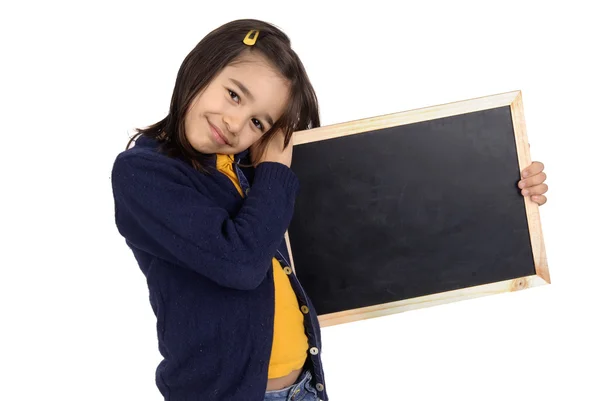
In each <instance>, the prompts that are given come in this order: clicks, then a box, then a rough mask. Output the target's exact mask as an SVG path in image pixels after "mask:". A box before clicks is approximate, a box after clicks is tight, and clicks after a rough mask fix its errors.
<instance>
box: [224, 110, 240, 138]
mask: <svg viewBox="0 0 600 401" xmlns="http://www.w3.org/2000/svg"><path fill="white" fill-rule="evenodd" d="M243 121H244V119H243V118H242V117H241V116H236V115H233V114H229V115H226V116H224V117H223V122H224V123H225V126H226V127H227V129H228V130H229V132H231V134H233V135H234V136H235V135H237V134H238V133H239V132H240V131H241V129H242V126H243Z"/></svg>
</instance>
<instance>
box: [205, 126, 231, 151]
mask: <svg viewBox="0 0 600 401" xmlns="http://www.w3.org/2000/svg"><path fill="white" fill-rule="evenodd" d="M208 125H209V126H210V132H211V133H212V135H213V137H214V138H215V140H216V141H217V142H218V143H220V144H221V145H229V146H231V143H229V141H228V140H227V138H226V137H225V135H223V133H222V132H221V130H220V129H219V128H218V127H216V126H215V125H213V124H211V123H210V122H209V123H208Z"/></svg>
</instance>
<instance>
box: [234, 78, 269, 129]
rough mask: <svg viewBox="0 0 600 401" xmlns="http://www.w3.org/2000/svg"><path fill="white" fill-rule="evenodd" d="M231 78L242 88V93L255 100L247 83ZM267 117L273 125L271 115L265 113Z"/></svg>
mask: <svg viewBox="0 0 600 401" xmlns="http://www.w3.org/2000/svg"><path fill="white" fill-rule="evenodd" d="M229 80H230V81H231V82H232V83H233V84H234V85H236V86H237V87H238V88H240V90H241V91H242V93H243V94H244V95H245V96H246V97H247V98H248V99H250V100H251V101H254V96H252V93H250V91H249V90H248V88H246V85H244V84H243V83H241V82H240V81H238V80H237V79H233V78H229ZM265 119H266V120H267V122H268V123H269V125H270V126H271V127H272V126H273V119H272V118H271V116H270V115H268V114H265Z"/></svg>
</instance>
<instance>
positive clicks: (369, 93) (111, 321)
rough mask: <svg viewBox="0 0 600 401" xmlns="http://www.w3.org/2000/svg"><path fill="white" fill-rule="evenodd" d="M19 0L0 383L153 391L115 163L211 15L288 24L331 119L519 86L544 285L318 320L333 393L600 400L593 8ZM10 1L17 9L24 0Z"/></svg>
mask: <svg viewBox="0 0 600 401" xmlns="http://www.w3.org/2000/svg"><path fill="white" fill-rule="evenodd" d="M393 3H394V5H393V6H392V5H391V2H390V4H387V3H386V2H378V1H373V0H371V1H367V2H360V3H356V4H355V5H351V4H350V2H340V3H337V4H336V5H334V3H333V2H326V1H319V2H309V1H297V2H295V3H288V2H284V1H274V2H261V1H250V0H246V1H239V2H234V1H217V2H214V3H208V2H205V1H194V2H191V1H190V2H178V1H169V2H167V1H164V2H156V1H143V2H142V1H140V2H133V1H118V2H107V1H104V2H96V3H93V2H90V1H79V2H72V3H66V2H64V1H58V2H57V1H52V2H41V1H40V2H19V3H18V4H19V5H18V6H13V5H10V6H7V5H2V6H1V8H0V15H1V17H0V18H1V20H2V21H1V22H2V23H1V24H0V30H1V31H0V33H1V35H0V41H1V50H0V51H1V53H0V54H1V58H2V61H1V63H0V68H1V73H0V84H1V89H0V96H1V101H2V103H1V109H0V110H1V113H2V115H1V119H0V121H1V125H0V128H1V133H0V134H1V138H2V148H1V149H2V157H0V163H1V169H0V171H1V174H2V196H1V199H2V200H3V202H2V203H3V205H4V206H3V207H2V209H1V210H2V211H1V213H2V220H1V224H0V226H1V230H2V234H1V235H2V238H1V239H2V242H1V243H2V253H1V259H0V263H1V277H0V297H1V299H0V308H1V317H2V319H1V329H0V336H1V339H0V347H1V350H0V351H1V352H0V361H1V363H0V369H1V372H0V382H1V385H0V386H1V393H2V395H1V396H0V397H1V398H2V399H3V400H7V401H8V400H10V401H17V400H47V399H60V400H111V401H118V400H156V401H158V400H160V399H161V397H160V394H159V392H158V390H157V389H156V387H155V384H154V371H155V368H156V365H157V364H158V363H159V362H160V360H161V358H160V355H159V353H158V349H157V340H156V331H155V318H154V315H153V313H152V310H151V308H150V305H149V302H148V290H147V287H146V283H145V280H144V277H143V275H142V273H141V271H140V270H139V268H138V267H137V264H136V262H135V260H134V258H133V256H132V254H131V253H130V251H129V249H128V248H127V247H126V245H125V243H124V241H123V239H122V238H121V237H120V236H119V234H118V232H117V230H116V228H115V226H114V217H113V203H112V193H111V187H110V170H111V167H112V162H113V161H114V158H115V156H116V155H117V153H118V152H120V151H121V150H123V149H124V147H125V145H126V142H127V140H128V137H129V135H130V134H131V133H132V132H133V128H134V127H136V126H137V127H140V126H144V125H148V124H151V123H154V122H156V121H158V120H159V119H161V118H163V117H164V115H165V114H166V113H167V110H168V105H169V101H170V97H171V91H172V89H173V85H174V82H175V76H176V73H177V69H178V68H179V65H180V63H181V62H182V60H183V58H184V57H185V56H186V55H187V53H188V52H189V51H190V50H191V49H192V48H193V47H194V46H195V44H196V43H197V42H198V41H199V40H200V39H201V38H202V37H203V36H204V35H205V34H206V33H208V32H209V31H210V30H212V29H214V28H216V27H217V26H219V25H221V24H223V23H225V22H228V21H230V20H233V19H237V18H258V19H263V20H266V21H269V22H272V23H275V24H276V25H278V26H279V27H281V28H282V29H283V30H284V31H285V32H286V33H287V34H288V35H289V36H290V37H291V39H292V44H293V47H294V48H295V50H296V51H297V52H298V53H299V55H300V57H301V58H302V60H303V61H304V64H305V66H306V69H307V71H308V73H309V75H310V77H311V79H312V82H313V84H314V86H315V89H316V91H317V95H318V96H319V99H320V105H321V116H322V123H323V125H329V124H333V123H340V122H346V121H351V120H355V119H359V118H364V117H372V116H377V115H381V114H387V113H393V112H399V111H404V110H409V109H414V108H419V107H425V106H432V105H437V104H442V103H447V102H453V101H459V100H464V99H470V98H473V97H479V96H486V95H492V94H496V93H501V92H507V91H512V90H522V91H523V102H524V108H525V118H526V123H527V131H528V135H529V140H530V143H531V154H532V158H533V160H539V161H542V162H544V163H545V165H546V172H547V173H548V181H547V182H548V184H549V186H550V191H549V193H548V198H549V202H548V204H547V205H545V206H543V207H542V208H541V219H542V228H543V234H544V238H545V241H546V249H547V255H548V261H549V269H550V274H551V277H552V284H551V285H547V286H543V287H539V288H533V289H528V290H525V291H520V292H517V293H507V294H502V295H495V296H489V297H485V298H480V299H476V300H470V301H462V302H457V303H453V304H447V305H442V306H437V307H433V308H429V309H421V310H417V311H413V312H406V313H402V314H396V315H393V316H388V317H383V318H377V319H370V320H366V321H361V322H356V323H350V324H345V325H340V326H336V327H331V328H325V329H323V342H324V348H323V351H322V356H323V362H324V367H325V371H326V378H327V386H328V390H329V394H330V397H331V399H332V400H334V401H338V400H340V401H341V400H441V399H444V400H504V399H511V400H541V399H545V398H546V397H552V398H553V399H562V400H564V399H569V400H598V399H600V390H599V389H598V385H597V384H594V381H597V380H598V374H599V371H600V369H599V368H598V360H599V359H600V347H599V345H598V341H599V338H600V329H598V320H599V319H598V316H599V314H598V307H599V306H600V302H599V299H598V296H597V292H598V288H599V287H598V283H599V279H600V274H599V273H598V267H599V265H600V263H599V262H598V258H597V247H598V244H597V243H598V240H599V239H600V236H599V235H598V226H599V225H600V218H599V212H598V207H597V202H598V200H599V197H598V195H599V190H598V170H597V165H598V160H599V157H598V154H599V153H598V149H597V146H598V145H599V144H600V142H599V140H598V135H599V134H600V132H599V129H598V124H597V123H598V118H597V116H598V107H599V106H600V102H599V100H598V93H600V92H599V90H600V85H599V78H598V71H600V64H599V62H598V57H597V56H598V46H599V41H598V38H600V30H599V28H598V26H599V24H598V19H597V17H598V14H597V12H596V11H593V8H592V2H591V1H590V2H583V1H569V2H566V1H565V2H553V1H545V2H542V1H507V0H504V1H498V2H491V1H473V2H465V1H447V2H444V1H439V2H431V1H416V0H415V1H411V2H405V1H396V2H393ZM15 7H16V8H15Z"/></svg>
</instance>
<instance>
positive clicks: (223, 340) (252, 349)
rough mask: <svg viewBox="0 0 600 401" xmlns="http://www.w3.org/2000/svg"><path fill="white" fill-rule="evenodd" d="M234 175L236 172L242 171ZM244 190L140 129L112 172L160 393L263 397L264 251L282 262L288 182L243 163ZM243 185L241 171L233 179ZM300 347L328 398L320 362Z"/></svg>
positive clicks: (275, 167)
mask: <svg viewBox="0 0 600 401" xmlns="http://www.w3.org/2000/svg"><path fill="white" fill-rule="evenodd" d="M237 170H238V175H240V174H241V175H243V172H242V171H241V170H240V169H237ZM250 173H252V174H251V175H253V177H251V180H252V185H251V190H250V191H249V192H248V196H247V197H246V198H245V199H244V198H242V197H241V196H240V195H239V193H238V192H237V190H236V189H235V187H234V186H233V183H232V182H231V180H230V179H229V178H228V177H226V176H225V175H224V174H219V173H216V170H215V173H212V174H203V173H200V172H198V171H197V170H194V169H193V168H192V167H191V166H190V165H188V164H187V163H185V162H183V161H182V160H179V159H177V158H171V157H167V156H166V155H163V154H162V153H160V152H159V151H158V143H157V142H156V141H154V140H152V139H149V138H146V137H140V138H138V140H137V141H136V145H135V147H133V148H131V149H129V150H127V151H124V152H122V153H121V154H119V155H118V156H117V158H116V161H115V163H114V166H113V171H112V185H113V195H114V201H115V219H116V225H117V227H118V230H119V232H120V233H121V235H123V237H125V239H126V243H127V245H128V246H129V247H130V248H131V250H132V251H133V254H134V256H135V258H136V260H137V262H138V264H139V267H140V269H141V270H142V272H143V273H144V275H145V276H146V280H147V284H148V289H149V294H150V304H151V306H152V309H153V311H154V313H155V315H156V318H157V335H158V347H159V351H160V353H161V355H162V356H163V360H162V362H161V363H160V364H159V365H158V367H157V370H156V384H157V387H158V388H159V390H160V392H161V393H162V394H163V396H164V398H165V400H170V401H184V400H185V401H188V400H189V401H192V400H194V401H198V400H202V401H205V400H206V401H211V400H231V401H236V400H240V401H241V400H244V401H248V400H250V401H253V400H256V401H262V400H263V399H264V394H265V391H266V384H267V373H268V365H269V360H270V353H271V347H272V342H273V317H274V302H275V296H274V282H273V272H272V263H271V260H272V258H273V257H274V256H275V257H277V259H278V260H279V261H280V263H281V264H282V266H284V267H285V266H288V265H289V263H288V262H287V258H286V257H287V256H288V255H287V251H286V249H285V242H284V241H283V236H284V233H285V230H286V229H287V227H288V225H289V223H290V221H291V218H292V213H293V208H294V202H295V198H296V193H297V190H298V180H297V178H296V176H295V175H294V173H293V172H292V170H291V169H290V168H288V167H287V166H285V165H283V164H279V163H271V162H266V163H261V164H260V165H259V166H258V167H257V168H256V169H252V171H250ZM239 178H240V182H241V183H242V185H243V186H245V187H246V188H245V189H250V188H249V181H248V179H247V177H245V176H242V177H239ZM289 278H290V282H291V284H292V288H293V289H294V291H295V292H296V295H297V297H298V301H299V303H300V305H302V306H304V305H305V306H307V307H308V310H309V311H308V313H307V314H305V321H304V326H305V329H306V333H307V336H308V340H309V348H310V347H316V348H317V349H318V350H320V349H321V336H320V329H319V323H318V320H317V314H316V312H315V310H314V307H313V305H312V303H311V302H310V299H308V297H307V296H306V293H305V292H304V290H303V289H302V287H301V285H300V283H299V282H298V280H297V278H296V276H295V275H294V274H291V275H290V276H289ZM320 354H321V353H320V352H319V353H318V354H317V355H312V353H311V354H310V355H308V357H307V361H306V364H305V368H308V369H310V370H311V371H312V373H313V376H314V379H313V380H314V383H313V385H314V386H315V387H317V389H318V391H319V397H320V398H321V399H323V400H327V399H328V398H327V394H326V390H325V388H324V385H325V382H324V380H325V378H324V375H323V369H322V364H321V359H320Z"/></svg>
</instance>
